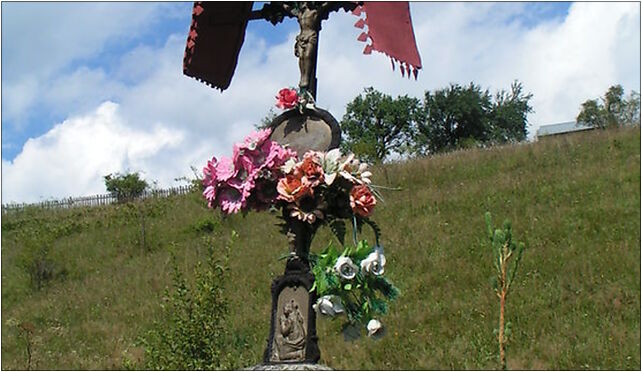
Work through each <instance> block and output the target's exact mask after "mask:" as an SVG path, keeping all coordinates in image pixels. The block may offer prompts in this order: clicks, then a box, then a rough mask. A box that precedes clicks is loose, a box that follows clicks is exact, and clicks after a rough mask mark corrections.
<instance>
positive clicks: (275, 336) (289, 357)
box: [263, 258, 321, 365]
mask: <svg viewBox="0 0 642 372" xmlns="http://www.w3.org/2000/svg"><path fill="white" fill-rule="evenodd" d="M313 284H314V276H313V275H312V273H310V269H309V266H308V264H307V262H305V261H303V260H301V259H299V258H291V259H290V260H288V262H287V265H286V267H285V273H284V274H283V275H282V276H280V277H278V278H276V279H275V280H274V281H273V282H272V316H271V322H270V334H269V337H268V344H267V348H266V349H265V353H264V356H263V363H265V364H267V365H271V364H300V363H316V362H318V361H319V358H320V357H321V354H320V352H319V346H318V338H317V331H316V313H315V311H314V309H313V308H312V305H314V304H315V302H316V291H313V292H310V289H311V288H312V285H313Z"/></svg>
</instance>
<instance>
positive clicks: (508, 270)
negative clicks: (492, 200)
mask: <svg viewBox="0 0 642 372" xmlns="http://www.w3.org/2000/svg"><path fill="white" fill-rule="evenodd" d="M484 217H485V219H486V229H487V235H488V239H490V243H491V247H492V249H493V254H494V257H493V263H494V266H495V271H496V272H497V275H496V277H495V278H494V279H493V287H494V289H495V294H496V295H497V297H498V298H499V329H497V330H496V331H497V340H498V342H499V363H500V366H501V369H502V370H506V342H507V341H508V337H509V336H510V333H511V328H510V326H511V323H510V322H505V320H506V298H507V296H508V292H509V290H510V286H511V284H512V283H513V280H514V279H515V273H516V272H517V267H518V266H519V262H520V260H521V258H522V254H523V252H524V243H522V242H515V241H513V236H512V231H511V223H510V221H509V220H506V221H504V228H503V229H495V230H493V225H492V221H491V215H490V212H486V214H485V215H484ZM514 256H516V257H515V258H514V259H513V260H512V264H511V265H509V263H510V261H511V259H512V258H513V257H514Z"/></svg>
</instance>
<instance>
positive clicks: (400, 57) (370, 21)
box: [353, 1, 421, 79]
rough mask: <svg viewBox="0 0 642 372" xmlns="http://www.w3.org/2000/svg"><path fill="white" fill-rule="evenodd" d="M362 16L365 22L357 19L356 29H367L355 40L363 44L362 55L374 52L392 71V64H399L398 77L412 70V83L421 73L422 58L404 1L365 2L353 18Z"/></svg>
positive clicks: (408, 9)
mask: <svg viewBox="0 0 642 372" xmlns="http://www.w3.org/2000/svg"><path fill="white" fill-rule="evenodd" d="M363 13H365V19H364V18H360V19H359V20H358V21H357V23H355V27H358V28H364V27H365V26H367V27H368V30H367V31H364V32H363V33H361V35H359V37H358V38H357V40H359V41H363V42H366V41H367V40H368V39H370V40H371V41H372V43H371V44H367V45H366V46H365V48H364V50H363V53H364V54H370V53H372V51H373V50H376V51H378V52H381V53H384V54H386V55H387V56H389V57H390V59H391V62H392V68H393V69H394V68H395V63H399V64H400V70H401V75H404V74H408V77H410V71H411V70H412V72H413V74H414V76H415V79H416V78H417V73H418V70H419V69H421V57H419V51H418V50H417V42H416V41H415V33H414V31H413V28H412V20H411V18H410V6H409V5H408V2H407V1H402V2H393V1H381V2H379V1H364V3H363V5H362V6H360V7H357V8H356V9H355V10H354V11H353V14H354V15H356V16H361V15H362V14H363Z"/></svg>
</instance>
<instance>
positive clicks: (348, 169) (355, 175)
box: [339, 154, 372, 185]
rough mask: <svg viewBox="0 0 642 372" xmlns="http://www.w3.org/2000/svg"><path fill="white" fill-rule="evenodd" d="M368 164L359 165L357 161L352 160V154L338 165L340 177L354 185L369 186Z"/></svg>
mask: <svg viewBox="0 0 642 372" xmlns="http://www.w3.org/2000/svg"><path fill="white" fill-rule="evenodd" d="M367 169H368V164H366V163H361V162H360V161H359V159H355V158H354V154H350V155H348V156H347V157H346V158H345V160H344V161H343V162H342V163H341V164H340V165H339V173H340V174H341V177H343V178H345V179H346V180H348V181H350V182H352V183H354V184H360V185H363V184H366V185H369V184H370V177H371V176H372V172H370V171H368V170H367Z"/></svg>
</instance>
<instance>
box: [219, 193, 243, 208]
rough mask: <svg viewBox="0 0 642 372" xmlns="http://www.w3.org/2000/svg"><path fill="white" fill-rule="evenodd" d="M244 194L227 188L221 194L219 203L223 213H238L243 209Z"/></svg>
mask: <svg viewBox="0 0 642 372" xmlns="http://www.w3.org/2000/svg"><path fill="white" fill-rule="evenodd" d="M243 202H244V200H243V193H242V192H241V191H239V190H237V189H236V188H234V187H225V188H223V189H221V191H220V193H219V203H220V205H221V209H222V210H223V212H225V213H227V214H232V213H237V212H238V211H240V210H241V208H242V207H243Z"/></svg>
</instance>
